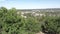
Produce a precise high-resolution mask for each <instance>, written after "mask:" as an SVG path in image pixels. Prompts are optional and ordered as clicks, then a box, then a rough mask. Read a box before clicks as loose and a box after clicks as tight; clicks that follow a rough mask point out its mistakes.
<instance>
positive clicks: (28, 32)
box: [0, 7, 60, 34]
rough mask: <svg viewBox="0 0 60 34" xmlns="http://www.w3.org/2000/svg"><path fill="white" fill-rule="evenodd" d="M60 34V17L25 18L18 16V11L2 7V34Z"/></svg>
mask: <svg viewBox="0 0 60 34" xmlns="http://www.w3.org/2000/svg"><path fill="white" fill-rule="evenodd" d="M40 31H41V32H44V33H46V34H60V17H57V16H56V17H54V16H45V17H44V16H42V17H33V16H31V17H30V16H29V17H28V18H24V17H22V16H21V14H17V9H15V8H12V9H7V8H5V7H0V34H36V33H38V32H40Z"/></svg>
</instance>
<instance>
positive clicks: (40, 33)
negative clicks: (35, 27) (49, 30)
mask: <svg viewBox="0 0 60 34" xmlns="http://www.w3.org/2000/svg"><path fill="white" fill-rule="evenodd" d="M36 34H44V33H43V32H39V33H36Z"/></svg>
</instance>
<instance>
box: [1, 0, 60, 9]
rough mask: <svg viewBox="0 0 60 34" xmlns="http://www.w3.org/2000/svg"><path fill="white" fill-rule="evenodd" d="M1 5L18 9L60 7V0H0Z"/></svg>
mask: <svg viewBox="0 0 60 34" xmlns="http://www.w3.org/2000/svg"><path fill="white" fill-rule="evenodd" d="M0 7H6V8H9V9H10V8H13V7H14V8H17V9H44V8H60V0H0Z"/></svg>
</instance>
